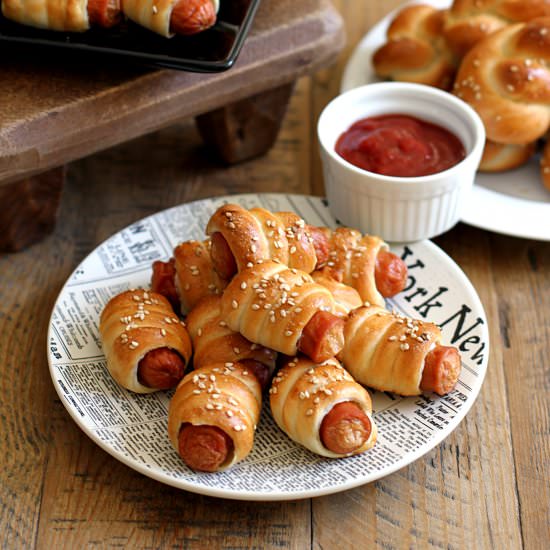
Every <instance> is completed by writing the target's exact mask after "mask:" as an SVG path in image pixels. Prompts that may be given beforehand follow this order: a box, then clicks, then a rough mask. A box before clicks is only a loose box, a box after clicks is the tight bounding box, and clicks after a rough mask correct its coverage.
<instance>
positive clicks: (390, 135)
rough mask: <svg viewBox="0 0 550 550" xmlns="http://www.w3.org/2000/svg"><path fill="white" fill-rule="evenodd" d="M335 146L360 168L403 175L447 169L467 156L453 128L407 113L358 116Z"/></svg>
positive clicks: (426, 173) (346, 158)
mask: <svg viewBox="0 0 550 550" xmlns="http://www.w3.org/2000/svg"><path fill="white" fill-rule="evenodd" d="M335 150H336V152H337V153H338V154H339V155H340V156H341V157H342V158H344V159H345V160H347V161H348V162H350V163H351V164H353V165H354V166H357V167H358V168H362V169H363V170H368V171H369V172H375V173H376V174H382V175H385V176H400V177H417V176H427V175H430V174H436V173H438V172H443V171H444V170H447V169H448V168H451V167H452V166H454V165H455V164H458V163H459V162H460V161H461V160H462V159H464V157H465V156H466V151H465V149H464V146H463V144H462V142H461V141H460V140H459V139H458V138H457V137H456V136H455V135H454V134H453V133H452V132H449V130H446V129H445V128H443V127H441V126H439V125H437V124H432V123H431V122H427V121H425V120H421V119H419V118H416V117H413V116H410V115H404V114H388V115H381V116H373V117H368V118H363V119H361V120H358V121H357V122H355V123H354V124H353V125H352V126H350V128H349V129H348V130H346V131H345V132H344V133H343V134H342V135H340V137H339V138H338V140H337V142H336V146H335Z"/></svg>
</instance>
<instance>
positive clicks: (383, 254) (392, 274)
mask: <svg viewBox="0 0 550 550" xmlns="http://www.w3.org/2000/svg"><path fill="white" fill-rule="evenodd" d="M322 229H323V231H324V232H325V234H326V236H327V238H328V242H329V248H328V261H327V262H326V264H325V265H323V266H321V271H322V272H323V273H324V274H325V275H326V276H328V277H331V278H333V279H335V280H337V281H339V282H341V283H344V284H346V285H348V286H351V287H353V288H355V289H356V290H357V292H358V293H359V296H360V297H361V299H362V300H363V301H364V302H369V303H371V304H376V305H379V306H384V304H385V301H384V298H389V297H391V296H394V295H395V294H397V293H398V292H401V290H403V289H404V288H405V284H406V282H407V266H406V265H405V263H404V262H403V260H402V259H401V258H399V256H396V255H395V254H393V253H392V252H390V251H389V250H388V245H387V244H386V243H385V242H384V241H383V240H382V239H380V238H379V237H375V236H372V235H362V234H361V233H360V232H359V231H357V230H355V229H350V228H349V227H339V228H338V229H335V230H333V231H332V230H330V229H328V228H322Z"/></svg>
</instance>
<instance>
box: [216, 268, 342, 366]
mask: <svg viewBox="0 0 550 550" xmlns="http://www.w3.org/2000/svg"><path fill="white" fill-rule="evenodd" d="M221 309H222V317H223V319H224V320H225V321H226V322H227V325H228V327H229V328H230V329H232V330H234V331H238V332H240V333H241V334H242V335H243V336H244V337H245V338H247V339H248V340H250V341H251V342H255V343H257V344H262V345H264V346H266V347H268V348H271V349H274V350H276V351H278V352H280V353H284V354H285V355H292V356H294V355H296V353H297V352H298V350H300V351H301V352H302V353H305V354H306V355H308V356H309V357H311V358H312V359H313V360H314V361H324V360H326V359H328V358H329V357H333V356H334V355H336V353H338V352H339V351H340V349H341V347H342V345H343V325H344V321H343V320H342V319H340V318H339V317H337V316H336V315H335V314H334V312H335V311H336V303H335V301H334V298H333V297H332V294H331V293H330V291H329V290H327V289H326V288H324V287H323V286H321V285H318V284H317V283H315V282H314V281H313V279H312V277H311V276H310V275H308V274H307V273H304V272H303V271H299V270H297V269H289V268H288V267H286V266H285V265H283V264H280V263H277V262H274V261H265V262H261V263H258V264H256V265H254V266H253V267H251V268H248V269H245V270H244V271H241V272H240V273H239V274H238V275H236V276H235V277H234V278H233V280H232V281H231V282H230V283H229V285H228V286H227V288H226V289H225V292H224V293H223V296H222V301H221Z"/></svg>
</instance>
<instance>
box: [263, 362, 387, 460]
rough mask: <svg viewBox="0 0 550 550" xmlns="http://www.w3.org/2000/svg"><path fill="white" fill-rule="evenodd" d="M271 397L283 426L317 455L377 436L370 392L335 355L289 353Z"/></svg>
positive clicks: (334, 454) (354, 447) (344, 450)
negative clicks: (319, 358)
mask: <svg viewBox="0 0 550 550" xmlns="http://www.w3.org/2000/svg"><path fill="white" fill-rule="evenodd" d="M269 401H270V405H271V412H272V415H273V418H274V420H275V422H276V423H277V425H278V426H279V427H280V428H281V430H282V431H283V432H284V433H285V434H287V435H288V436H289V437H290V438H291V439H292V440H294V441H296V442H297V443H299V444H300V445H303V446H304V447H306V448H307V449H309V450H310V451H312V452H314V453H316V454H318V455H321V456H325V457H329V458H339V457H344V456H350V455H355V454H359V453H362V452H364V451H366V450H367V449H370V448H371V447H373V446H374V444H375V442H376V426H375V424H374V420H373V418H372V403H371V399H370V396H369V394H368V392H367V390H366V389H365V388H363V387H362V386H361V385H359V384H358V383H357V382H355V380H354V379H353V378H352V377H351V375H350V374H349V373H348V372H346V370H345V369H344V368H343V367H342V365H341V364H340V363H339V362H338V361H337V360H336V359H334V358H331V359H329V360H327V361H325V362H324V363H321V364H315V363H314V362H313V361H311V360H310V359H308V358H306V357H302V356H300V357H295V358H292V359H289V360H288V361H287V362H286V364H285V365H284V366H283V367H282V368H281V369H280V370H279V371H278V372H277V374H276V375H275V378H274V379H273V382H272V385H271V388H270V390H269Z"/></svg>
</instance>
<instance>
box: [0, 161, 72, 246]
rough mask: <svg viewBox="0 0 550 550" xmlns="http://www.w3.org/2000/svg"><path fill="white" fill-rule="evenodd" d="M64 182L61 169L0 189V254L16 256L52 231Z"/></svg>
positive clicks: (63, 169)
mask: <svg viewBox="0 0 550 550" xmlns="http://www.w3.org/2000/svg"><path fill="white" fill-rule="evenodd" d="M64 179H65V167H63V166H62V167H60V168H54V169H53V170H49V171H48V172H44V173H42V174H39V175H37V176H33V177H30V178H27V179H24V180H21V181H17V182H15V183H9V184H7V185H0V204H1V205H2V209H3V215H2V216H0V251H3V252H17V251H19V250H22V249H23V248H25V247H27V246H29V245H31V244H33V243H35V242H37V241H40V240H41V239H43V238H44V237H45V236H46V235H48V234H49V233H51V232H52V231H53V229H54V227H55V222H56V220H57V212H58V210H59V203H60V199H61V190H62V189H63V182H64Z"/></svg>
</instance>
